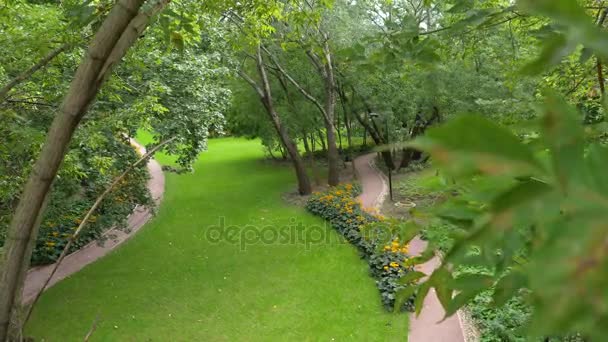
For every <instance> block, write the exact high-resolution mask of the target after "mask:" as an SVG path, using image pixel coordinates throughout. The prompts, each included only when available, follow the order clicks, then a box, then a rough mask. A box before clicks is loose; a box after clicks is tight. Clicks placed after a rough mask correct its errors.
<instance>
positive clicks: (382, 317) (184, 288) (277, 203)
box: [27, 138, 407, 341]
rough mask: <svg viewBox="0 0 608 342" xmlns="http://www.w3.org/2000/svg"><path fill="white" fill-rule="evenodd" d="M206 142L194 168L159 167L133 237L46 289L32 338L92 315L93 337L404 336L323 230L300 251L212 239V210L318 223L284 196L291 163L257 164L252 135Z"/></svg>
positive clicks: (65, 330)
mask: <svg viewBox="0 0 608 342" xmlns="http://www.w3.org/2000/svg"><path fill="white" fill-rule="evenodd" d="M209 148H210V152H208V153H204V154H202V157H201V158H200V159H199V161H198V163H197V165H196V173H194V174H183V175H176V174H168V175H167V184H166V194H165V199H164V201H163V203H162V205H161V207H160V209H159V213H158V216H157V217H156V218H155V219H154V220H153V221H152V222H150V223H149V224H148V225H147V226H146V227H144V229H143V230H142V231H141V232H139V233H138V235H137V236H136V237H134V238H133V239H132V240H130V241H129V242H127V243H126V244H125V245H123V246H122V247H121V248H119V249H118V250H116V251H115V252H113V253H111V254H110V255H109V256H107V257H105V258H103V259H101V260H99V261H98V262H96V263H94V264H92V265H90V266H88V267H86V268H85V269H84V270H83V271H81V272H79V273H78V274H76V275H75V276H73V277H71V278H69V279H67V280H65V281H63V282H61V283H59V284H58V285H56V286H55V287H53V288H52V289H50V290H49V291H48V292H47V293H45V295H44V296H43V297H42V298H41V300H40V303H39V306H38V307H37V309H36V310H35V311H34V315H33V318H32V321H31V323H30V324H29V325H28V327H27V333H28V334H29V335H33V336H35V337H36V338H37V339H44V340H45V341H81V340H82V338H83V336H84V335H85V334H86V333H87V331H88V330H89V328H90V326H91V324H92V323H93V321H95V318H96V317H99V324H98V326H97V329H96V331H95V333H94V335H93V338H92V340H94V341H288V340H293V341H301V340H307V341H317V340H319V341H331V340H333V339H335V340H336V341H343V340H356V341H405V340H406V339H407V337H406V336H407V315H403V314H402V315H393V314H388V313H386V312H384V310H383V309H382V307H381V304H380V298H379V294H378V291H377V290H376V288H375V285H374V281H373V280H372V278H370V277H369V276H368V270H367V265H366V263H365V262H363V261H362V260H360V259H359V257H358V256H357V253H356V251H355V249H354V248H352V247H350V246H349V245H347V244H343V243H341V242H339V241H338V237H337V234H335V233H334V231H333V230H331V228H329V227H326V228H323V232H324V233H326V234H327V236H328V239H326V242H324V243H319V244H315V245H313V246H312V247H311V248H310V249H309V250H307V249H306V248H305V244H304V243H292V244H289V243H268V244H260V243H258V244H253V245H249V246H247V248H246V249H245V250H243V249H241V248H240V247H239V245H238V244H231V243H228V242H223V243H214V242H212V241H210V239H208V238H207V234H206V232H207V229H208V228H209V227H210V226H213V225H216V224H217V222H218V220H219V217H225V220H226V224H227V225H237V226H238V227H241V228H242V227H244V226H245V225H248V224H249V225H257V226H268V225H270V229H271V230H272V231H275V232H276V231H278V229H279V227H284V226H287V225H292V224H293V223H294V222H296V223H299V222H301V223H303V224H304V225H305V226H306V227H311V226H313V225H317V226H322V225H323V222H322V221H321V220H320V219H317V218H315V217H313V216H311V215H309V214H307V213H306V212H304V211H303V210H302V209H300V208H297V207H292V206H289V205H286V204H284V203H283V202H282V200H281V198H280V195H281V194H282V193H283V192H285V191H286V190H289V189H290V187H291V186H292V183H293V176H292V174H291V170H290V169H289V168H286V167H279V166H276V165H275V164H272V163H265V162H262V161H260V158H261V156H262V148H261V146H260V145H259V142H257V141H246V140H241V139H232V138H227V139H219V140H213V141H211V142H210V146H209ZM266 232H267V233H268V234H269V235H268V236H270V233H269V232H270V230H267V231H266ZM308 232H310V230H308ZM317 232H318V231H317Z"/></svg>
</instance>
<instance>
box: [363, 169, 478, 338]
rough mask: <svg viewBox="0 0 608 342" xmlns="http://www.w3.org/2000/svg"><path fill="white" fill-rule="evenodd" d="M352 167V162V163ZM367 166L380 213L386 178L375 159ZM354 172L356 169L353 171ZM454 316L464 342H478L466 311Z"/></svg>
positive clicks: (386, 186)
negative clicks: (377, 183)
mask: <svg viewBox="0 0 608 342" xmlns="http://www.w3.org/2000/svg"><path fill="white" fill-rule="evenodd" d="M353 165H354V161H353ZM369 166H370V167H371V168H372V169H373V170H374V171H376V173H377V174H378V175H379V176H380V179H381V180H382V191H380V193H379V194H378V197H377V198H376V200H375V201H374V208H376V210H378V211H380V210H381V208H382V204H383V203H384V202H385V201H386V196H387V195H388V191H389V189H388V185H387V180H388V178H387V176H386V175H385V174H384V172H382V170H380V168H379V167H378V166H377V165H376V158H372V159H371V160H370V161H369ZM355 171H356V169H355ZM357 176H359V172H357ZM435 257H437V258H440V259H441V256H440V255H438V254H437V253H435ZM456 316H457V317H458V324H459V325H460V333H461V334H462V337H463V339H464V341H465V342H477V341H479V340H480V337H479V330H478V329H477V327H476V326H475V323H474V322H473V319H472V318H471V317H470V314H469V313H468V312H466V310H463V309H460V310H458V311H456Z"/></svg>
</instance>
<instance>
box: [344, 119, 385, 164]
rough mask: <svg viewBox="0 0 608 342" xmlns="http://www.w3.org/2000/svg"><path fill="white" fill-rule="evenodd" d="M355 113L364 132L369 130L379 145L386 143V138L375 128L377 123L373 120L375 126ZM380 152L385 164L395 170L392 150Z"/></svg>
mask: <svg viewBox="0 0 608 342" xmlns="http://www.w3.org/2000/svg"><path fill="white" fill-rule="evenodd" d="M354 115H355V118H357V121H359V123H360V124H361V126H363V130H364V132H369V135H370V136H371V137H372V140H373V141H374V143H375V144H376V145H377V146H380V145H384V139H382V136H381V135H380V134H379V133H378V131H377V129H376V128H374V127H375V123H373V120H372V123H373V125H374V127H372V126H371V125H370V124H369V123H367V122H366V121H365V119H364V118H362V117H361V116H360V115H358V114H356V113H354ZM366 116H367V115H366ZM380 154H381V155H382V160H384V164H385V165H386V167H388V168H390V169H391V170H394V169H395V163H394V162H393V157H392V156H391V151H382V152H380Z"/></svg>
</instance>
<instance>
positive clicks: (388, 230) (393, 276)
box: [306, 184, 414, 311]
mask: <svg viewBox="0 0 608 342" xmlns="http://www.w3.org/2000/svg"><path fill="white" fill-rule="evenodd" d="M360 192H361V189H360V188H359V186H358V185H353V184H343V185H340V186H337V187H334V188H332V189H330V190H328V191H326V192H323V193H314V194H313V195H312V197H311V198H310V199H309V200H308V202H307V203H306V209H307V210H308V211H310V212H311V213H313V214H315V215H318V216H320V217H322V218H324V219H326V220H328V221H329V222H330V223H331V225H332V227H334V229H336V230H337V231H338V232H339V233H340V234H341V235H342V236H343V237H344V238H345V239H346V240H347V241H348V242H350V243H351V244H353V245H354V246H355V247H357V249H358V250H359V252H360V253H361V257H362V258H363V259H365V260H367V262H368V264H369V267H370V275H371V276H372V277H373V278H374V279H376V285H377V287H378V289H379V290H380V295H381V297H382V303H383V305H384V307H385V308H386V309H387V310H389V311H392V310H394V309H395V305H396V304H395V302H396V293H397V291H399V290H401V289H403V288H405V287H406V286H407V284H402V283H401V282H400V278H402V277H403V276H404V275H405V274H407V273H408V272H411V271H413V270H414V268H413V267H412V266H411V265H409V263H408V258H409V256H408V254H407V252H408V249H407V244H403V243H401V242H400V238H399V235H400V231H401V229H400V227H401V226H402V223H401V222H399V221H397V220H394V219H385V218H384V217H382V216H380V215H377V214H375V213H370V212H367V211H365V210H364V209H363V208H362V206H361V203H360V202H358V201H356V200H355V197H356V196H357V195H359V194H360ZM400 302H401V303H403V304H397V306H400V307H399V308H398V310H399V311H403V310H409V311H411V310H412V308H413V298H407V300H402V301H400Z"/></svg>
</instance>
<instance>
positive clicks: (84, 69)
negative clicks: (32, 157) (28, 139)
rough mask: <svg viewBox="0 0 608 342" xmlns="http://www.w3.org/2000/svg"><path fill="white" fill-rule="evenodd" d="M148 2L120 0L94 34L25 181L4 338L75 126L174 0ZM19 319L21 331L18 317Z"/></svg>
mask: <svg viewBox="0 0 608 342" xmlns="http://www.w3.org/2000/svg"><path fill="white" fill-rule="evenodd" d="M144 2H145V1H144V0H120V1H119V2H117V3H116V5H115V6H114V8H112V10H111V11H110V13H109V14H108V16H107V17H106V19H105V20H104V21H103V24H102V25H101V27H100V28H99V30H98V31H97V33H96V34H95V37H94V38H93V40H92V42H91V44H90V45H89V49H88V51H87V54H86V56H85V57H84V59H83V61H82V63H81V64H80V67H79V68H78V70H77V71H76V74H75V75H74V79H73V80H72V83H71V85H70V89H69V90H68V92H67V94H66V96H65V97H64V99H63V102H62V104H61V106H60V109H59V113H58V114H57V116H56V117H55V119H54V120H53V123H52V125H51V128H50V130H49V132H48V135H47V138H46V141H45V143H44V145H43V147H42V151H41V152H40V155H39V157H38V159H37V161H36V164H35V166H34V168H33V170H32V172H31V174H30V177H29V179H28V181H27V183H26V185H25V188H24V191H23V194H22V196H21V198H20V200H19V204H18V206H17V208H16V210H15V214H14V216H13V219H12V222H11V225H10V227H9V231H8V234H7V239H6V242H5V245H4V255H3V260H2V261H3V262H2V274H1V277H0V279H1V284H0V340H2V341H4V340H6V339H7V338H8V334H9V325H10V323H11V320H12V317H15V316H17V315H18V311H19V307H20V304H21V303H20V302H19V298H20V292H21V289H22V287H23V282H24V279H25V273H26V271H27V268H28V265H29V260H30V257H31V253H32V248H33V241H34V238H35V237H36V234H37V230H38V225H39V224H40V219H41V215H42V213H43V211H44V209H45V205H46V202H47V201H46V199H47V197H48V193H49V191H50V188H51V185H52V183H53V180H54V179H55V176H56V174H57V170H58V168H59V166H60V164H61V162H62V160H63V158H64V156H65V153H66V151H67V147H68V144H69V142H70V140H71V139H72V136H73V134H74V131H75V130H76V127H78V125H79V123H80V121H81V120H82V118H83V117H84V115H85V114H86V111H87V109H88V107H89V106H90V105H91V103H92V102H93V100H94V99H95V97H96V95H97V93H98V92H99V89H100V87H101V86H102V85H103V83H104V82H105V81H106V80H107V78H108V77H109V75H110V72H111V70H112V68H113V67H114V66H115V65H116V64H118V63H120V60H121V59H122V58H123V56H124V55H125V54H126V53H127V51H128V50H129V48H130V47H131V46H132V45H133V44H134V43H135V42H136V41H137V39H138V38H139V37H140V36H141V34H142V33H143V31H144V30H145V29H146V27H147V26H148V24H149V22H150V18H151V17H152V16H154V15H155V14H157V13H158V12H160V11H161V10H162V9H163V8H164V7H165V6H166V5H167V3H168V2H169V1H168V0H160V1H158V2H156V3H154V4H153V5H152V7H151V8H150V9H148V10H146V11H140V8H141V7H142V5H143V4H144ZM14 320H16V322H13V323H16V325H17V329H18V330H20V329H21V327H20V323H19V320H18V319H16V318H14Z"/></svg>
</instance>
